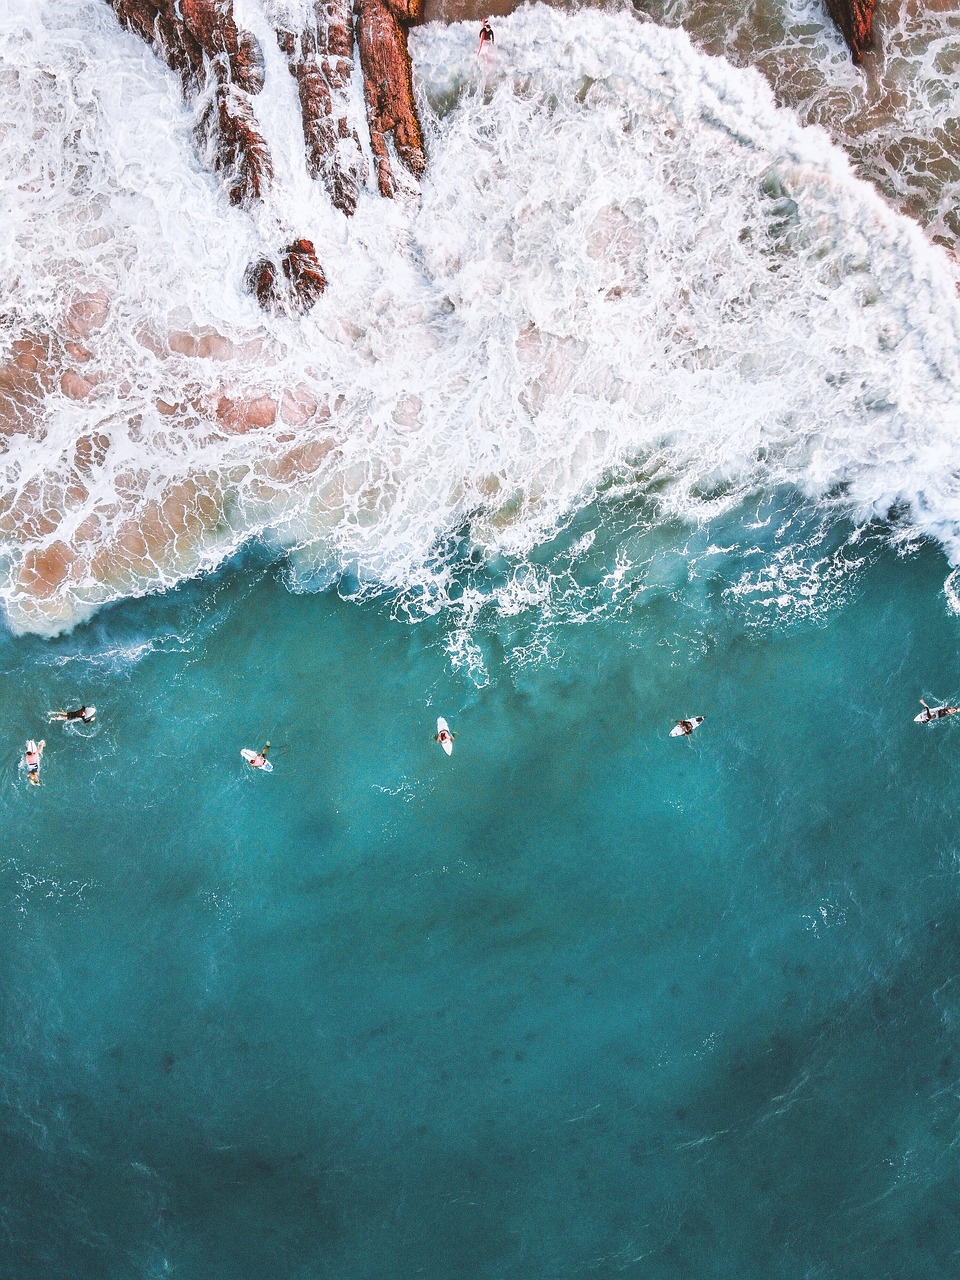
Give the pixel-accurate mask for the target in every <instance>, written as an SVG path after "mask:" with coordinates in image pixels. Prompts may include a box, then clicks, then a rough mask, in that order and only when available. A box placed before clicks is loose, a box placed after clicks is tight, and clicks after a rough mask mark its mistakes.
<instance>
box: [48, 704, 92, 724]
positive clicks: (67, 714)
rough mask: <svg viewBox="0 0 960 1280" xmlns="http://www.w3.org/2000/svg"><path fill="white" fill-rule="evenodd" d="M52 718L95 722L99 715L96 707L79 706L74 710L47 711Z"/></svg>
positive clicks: (88, 722) (69, 721)
mask: <svg viewBox="0 0 960 1280" xmlns="http://www.w3.org/2000/svg"><path fill="white" fill-rule="evenodd" d="M47 714H48V717H49V719H50V720H66V721H67V722H68V723H72V722H73V721H75V720H82V721H83V723H84V724H93V722H94V720H95V719H96V716H97V708H96V707H86V706H84V707H77V708H76V709H75V710H73V711H50V712H48V713H47Z"/></svg>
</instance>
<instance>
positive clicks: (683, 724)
mask: <svg viewBox="0 0 960 1280" xmlns="http://www.w3.org/2000/svg"><path fill="white" fill-rule="evenodd" d="M702 724H703V716H691V717H690V719H689V720H678V721H677V723H676V724H675V725H674V726H673V728H672V729H671V730H670V737H671V738H689V737H690V735H691V733H693V731H694V729H699V728H700V726H701V725H702Z"/></svg>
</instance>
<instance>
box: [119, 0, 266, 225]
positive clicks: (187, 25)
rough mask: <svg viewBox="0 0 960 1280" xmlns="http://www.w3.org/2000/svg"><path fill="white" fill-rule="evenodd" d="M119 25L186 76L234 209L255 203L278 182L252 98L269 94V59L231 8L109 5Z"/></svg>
mask: <svg viewBox="0 0 960 1280" xmlns="http://www.w3.org/2000/svg"><path fill="white" fill-rule="evenodd" d="M107 3H108V4H109V5H110V6H111V7H112V8H113V10H114V12H115V13H116V15H117V17H118V18H119V19H120V21H121V22H122V23H123V24H124V26H126V27H129V29H130V30H131V31H135V32H136V33H137V34H138V35H140V36H142V37H143V39H144V40H146V41H147V43H148V44H151V45H152V46H153V47H154V49H156V51H157V52H158V53H159V54H160V56H161V57H162V58H164V60H165V61H166V62H167V63H168V64H169V66H171V67H172V68H173V69H174V70H175V71H177V72H178V73H179V75H180V79H181V81H182V83H183V91H184V95H185V97H186V98H187V99H188V100H191V99H194V100H196V102H197V103H198V105H199V106H200V107H201V113H200V117H199V120H198V123H197V138H198V142H199V143H200V147H201V150H202V151H203V152H204V153H205V154H206V156H207V158H208V160H209V162H210V164H211V165H212V167H213V168H214V169H216V171H217V172H218V173H220V174H221V176H222V178H223V180H224V184H225V185H226V188H227V193H228V195H229V197H230V200H231V202H232V203H233V204H240V203H243V202H244V201H248V200H252V199H256V198H257V197H258V196H260V195H261V194H262V192H263V190H264V187H265V186H266V184H267V183H268V182H269V180H270V178H271V176H272V165H271V162H270V153H269V150H268V149H267V144H266V142H265V141H264V139H263V136H262V135H261V133H260V130H259V129H258V128H257V122H256V118H255V116H254V113H253V108H252V107H251V105H250V96H251V95H252V94H257V93H259V92H260V90H261V89H262V88H263V55H262V53H261V50H260V47H259V45H258V44H257V41H256V40H255V39H254V37H253V36H252V35H250V34H249V32H243V33H242V34H241V33H240V31H238V29H237V24H236V22H235V21H234V17H233V5H232V2H231V0H107Z"/></svg>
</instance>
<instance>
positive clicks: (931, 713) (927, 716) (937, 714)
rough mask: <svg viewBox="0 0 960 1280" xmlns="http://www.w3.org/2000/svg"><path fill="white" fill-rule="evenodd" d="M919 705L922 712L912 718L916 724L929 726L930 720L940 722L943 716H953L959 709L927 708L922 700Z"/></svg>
mask: <svg viewBox="0 0 960 1280" xmlns="http://www.w3.org/2000/svg"><path fill="white" fill-rule="evenodd" d="M920 705H921V707H923V710H922V711H921V712H920V714H919V715H918V716H914V717H913V718H914V720H915V721H916V723H917V724H929V723H930V721H931V720H942V719H943V718H944V716H955V715H956V714H957V712H958V711H960V707H928V706H927V704H926V703H925V702H924V700H923V699H922V698H921V699H920Z"/></svg>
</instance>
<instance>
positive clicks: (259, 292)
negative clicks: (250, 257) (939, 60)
mask: <svg viewBox="0 0 960 1280" xmlns="http://www.w3.org/2000/svg"><path fill="white" fill-rule="evenodd" d="M246 284H247V288H248V289H249V290H250V292H251V293H253V294H256V297H257V301H258V302H259V303H260V305H261V307H263V309H264V310H265V311H287V312H301V313H302V312H305V311H309V310H310V308H311V307H312V306H313V305H314V303H315V302H316V301H317V299H318V298H319V297H320V295H321V293H323V291H324V289H325V288H326V287H327V282H326V280H325V279H324V275H323V270H322V269H321V267H320V263H319V262H318V261H317V254H316V250H315V249H314V247H313V242H312V241H310V240H294V242H293V243H292V244H290V245H288V246H287V248H286V249H285V250H284V252H283V254H282V256H281V258H280V261H279V262H275V261H274V260H273V259H272V258H260V260H259V261H258V262H254V263H253V264H252V265H251V266H250V267H249V268H248V270H247V276H246Z"/></svg>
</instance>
